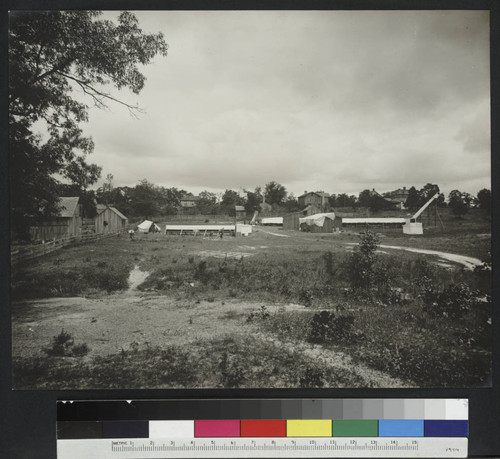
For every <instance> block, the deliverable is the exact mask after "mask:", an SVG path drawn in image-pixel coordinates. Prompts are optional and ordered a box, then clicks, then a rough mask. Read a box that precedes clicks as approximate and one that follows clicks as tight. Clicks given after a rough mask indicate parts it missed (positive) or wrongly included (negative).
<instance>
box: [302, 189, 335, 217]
mask: <svg viewBox="0 0 500 459" xmlns="http://www.w3.org/2000/svg"><path fill="white" fill-rule="evenodd" d="M329 197H330V195H329V194H328V193H324V192H323V191H310V192H307V191H306V192H305V193H304V194H303V195H301V196H299V197H298V202H299V207H300V208H301V209H305V208H306V207H307V206H308V205H311V206H314V207H315V208H316V209H318V210H319V211H320V212H324V211H325V210H327V208H328V198H329Z"/></svg>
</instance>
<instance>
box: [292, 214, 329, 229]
mask: <svg viewBox="0 0 500 459" xmlns="http://www.w3.org/2000/svg"><path fill="white" fill-rule="evenodd" d="M327 218H328V219H330V220H335V213H333V212H328V213H324V214H314V215H309V216H307V217H304V218H299V224H301V223H306V224H307V225H309V226H312V225H315V226H319V227H320V228H322V227H323V225H324V224H325V220H326V219H327Z"/></svg>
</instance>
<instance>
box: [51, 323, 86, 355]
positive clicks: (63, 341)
mask: <svg viewBox="0 0 500 459" xmlns="http://www.w3.org/2000/svg"><path fill="white" fill-rule="evenodd" d="M44 351H45V353H46V354H47V355H50V356H53V357H82V356H84V355H87V354H88V353H89V351H90V348H89V347H88V346H87V344H85V343H83V344H79V345H77V346H75V340H74V338H73V336H72V335H71V334H70V333H68V332H65V331H64V329H62V330H61V333H59V334H58V335H56V336H54V337H53V338H52V343H51V345H50V347H48V348H46V349H44Z"/></svg>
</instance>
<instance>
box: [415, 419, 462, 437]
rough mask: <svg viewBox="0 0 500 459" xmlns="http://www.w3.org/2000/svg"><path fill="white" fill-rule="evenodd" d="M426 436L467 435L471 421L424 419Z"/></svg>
mask: <svg viewBox="0 0 500 459" xmlns="http://www.w3.org/2000/svg"><path fill="white" fill-rule="evenodd" d="M424 434H425V436H426V437H467V436H468V434H469V421H455V420H453V421H452V420H449V421H434V420H429V421H424Z"/></svg>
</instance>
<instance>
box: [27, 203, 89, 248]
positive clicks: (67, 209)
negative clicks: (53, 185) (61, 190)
mask: <svg viewBox="0 0 500 459" xmlns="http://www.w3.org/2000/svg"><path fill="white" fill-rule="evenodd" d="M79 199H80V198H78V197H62V198H59V203H58V207H59V212H58V214H57V215H56V216H55V217H53V218H51V219H50V220H47V221H44V222H41V223H40V224H39V225H38V226H32V227H31V228H30V236H31V239H32V240H34V241H40V240H41V241H50V240H52V239H61V238H63V237H67V236H80V235H81V234H82V212H81V205H80V204H79Z"/></svg>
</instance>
